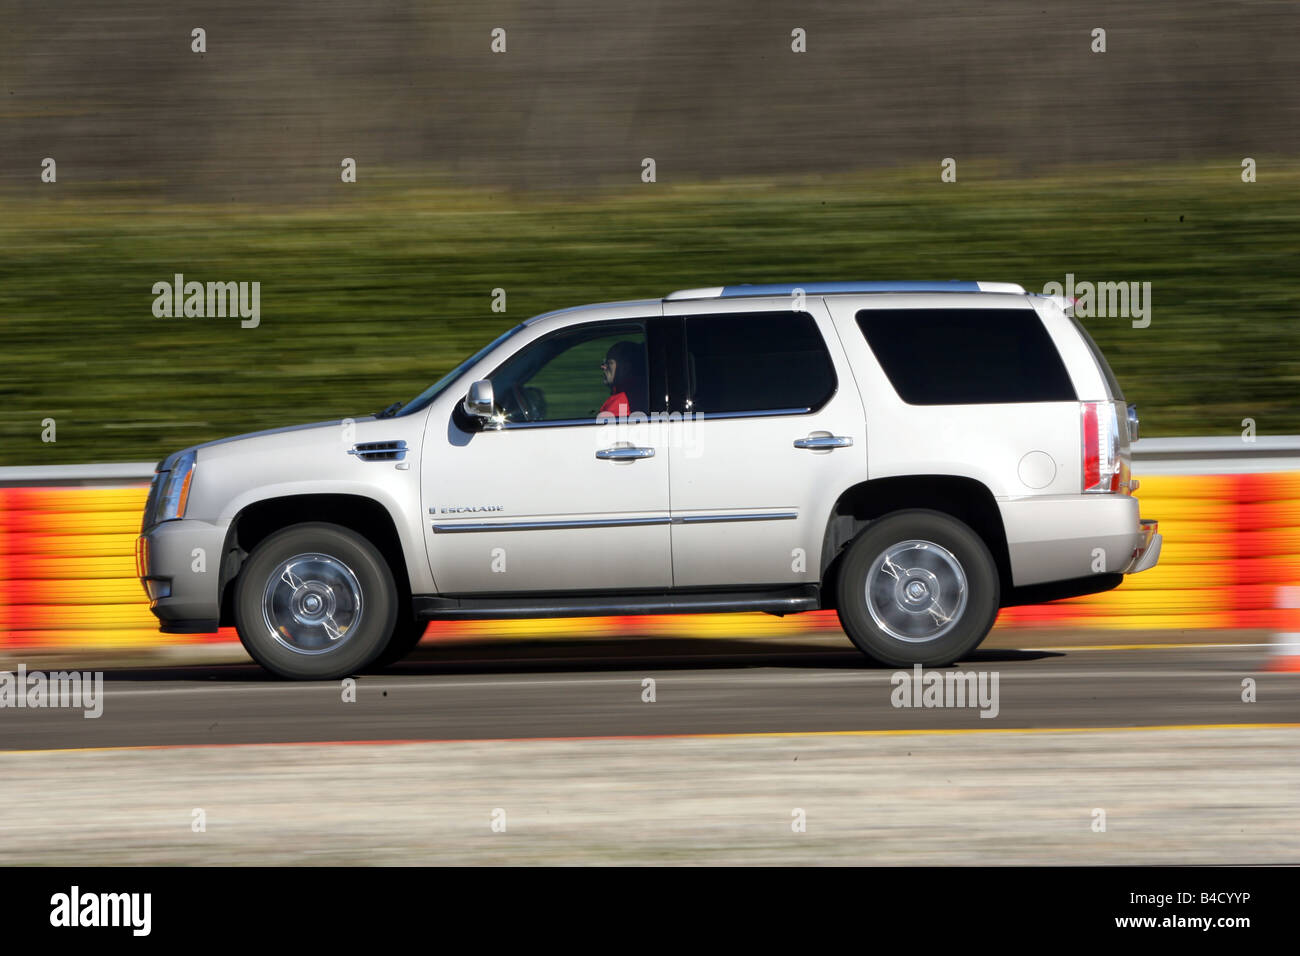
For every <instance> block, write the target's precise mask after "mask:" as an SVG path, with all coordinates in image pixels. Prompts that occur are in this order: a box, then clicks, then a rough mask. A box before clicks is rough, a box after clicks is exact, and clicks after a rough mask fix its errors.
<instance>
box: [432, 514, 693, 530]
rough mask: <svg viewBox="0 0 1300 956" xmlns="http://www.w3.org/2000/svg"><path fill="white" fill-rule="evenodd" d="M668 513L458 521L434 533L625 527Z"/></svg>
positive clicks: (665, 520) (655, 520)
mask: <svg viewBox="0 0 1300 956" xmlns="http://www.w3.org/2000/svg"><path fill="white" fill-rule="evenodd" d="M670 520H671V519H670V518H669V517H668V516H667V515H663V516H662V517H657V518H581V519H574V520H571V521H500V522H490V521H463V522H462V521H457V522H453V523H452V524H435V525H434V526H433V533H434V534H457V533H460V532H466V531H539V530H543V529H552V530H555V529H560V530H563V529H566V528H624V527H637V526H641V525H656V524H668V523H669V522H670Z"/></svg>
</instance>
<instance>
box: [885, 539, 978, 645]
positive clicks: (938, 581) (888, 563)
mask: <svg viewBox="0 0 1300 956" xmlns="http://www.w3.org/2000/svg"><path fill="white" fill-rule="evenodd" d="M866 592H867V610H868V611H869V612H870V613H871V619H872V620H873V621H875V622H876V626H877V627H879V628H880V629H881V630H882V631H884V632H885V633H886V634H888V635H889V636H890V637H894V638H897V639H898V640H900V641H908V642H909V643H913V644H920V643H924V642H925V641H933V640H935V639H936V638H939V637H942V636H943V635H944V634H946V633H948V631H950V630H951V629H952V628H953V627H954V626H955V625H956V623H957V622H958V621H959V620H960V619H961V616H962V612H964V611H965V610H966V595H967V585H966V572H965V571H964V570H963V569H962V566H961V562H960V561H958V560H957V559H956V558H955V557H954V556H953V553H952V552H951V551H949V550H948V549H947V548H944V547H941V546H939V545H937V544H935V543H934V542H933V541H920V540H911V541H900V542H899V543H898V544H895V545H891V546H890V547H889V548H887V549H886V550H885V551H884V552H882V553H881V554H880V555H879V556H878V557H877V558H876V560H875V561H873V562H872V564H871V569H870V570H869V571H868V572H867V582H866Z"/></svg>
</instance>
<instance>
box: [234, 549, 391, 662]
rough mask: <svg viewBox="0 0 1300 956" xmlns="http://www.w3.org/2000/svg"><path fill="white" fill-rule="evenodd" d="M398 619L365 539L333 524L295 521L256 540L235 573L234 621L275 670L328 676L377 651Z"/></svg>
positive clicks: (380, 562)
mask: <svg viewBox="0 0 1300 956" xmlns="http://www.w3.org/2000/svg"><path fill="white" fill-rule="evenodd" d="M396 622H397V589H396V586H395V585H394V583H393V574H392V571H391V570H390V569H389V567H388V564H387V563H386V562H385V561H384V558H383V556H382V555H381V554H380V553H379V551H378V549H376V548H375V546H374V545H372V544H371V543H370V542H369V541H367V540H366V539H365V538H363V537H362V536H361V535H359V534H357V533H356V532H355V531H351V530H349V529H347V528H343V527H340V526H339V525H334V524H325V523H310V524H299V525H293V526H291V527H288V528H285V529H283V530H281V531H277V532H276V533H275V534H273V535H271V536H270V537H268V538H267V539H266V540H265V541H263V542H261V544H259V545H258V546H257V547H256V548H255V549H253V553H252V554H251V555H250V556H249V559H248V560H247V561H246V562H245V563H244V566H243V568H242V569H241V571H240V574H239V581H238V584H237V586H236V590H235V627H236V629H237V630H238V632H239V639H240V641H241V642H242V643H243V645H244V648H245V649H246V650H247V651H248V653H249V654H250V655H251V656H252V658H253V659H254V660H255V661H257V662H258V663H259V664H261V665H262V666H263V667H265V668H266V669H267V670H269V671H271V672H272V673H274V674H277V675H279V676H281V677H288V678H292V679H296V680H333V679H335V678H339V677H345V676H347V675H349V674H355V673H357V672H358V671H359V670H361V669H362V668H364V667H365V666H366V665H367V664H369V663H370V662H371V661H373V660H375V659H376V658H378V657H379V655H380V654H382V653H383V651H384V649H385V648H386V647H387V645H388V642H389V639H390V638H391V636H392V634H393V628H394V626H395V624H396Z"/></svg>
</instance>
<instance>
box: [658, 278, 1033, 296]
mask: <svg viewBox="0 0 1300 956" xmlns="http://www.w3.org/2000/svg"><path fill="white" fill-rule="evenodd" d="M796 289H800V290H802V291H803V292H804V293H805V294H807V295H835V294H837V293H853V292H857V293H873V292H994V293H1003V294H1007V295H1024V294H1025V290H1024V288H1023V287H1022V286H1020V285H1018V284H1017V283H1014V282H964V281H962V280H961V279H949V280H947V281H927V280H914V279H904V280H898V281H890V282H804V283H798V282H777V283H768V284H764V285H750V284H748V283H746V284H744V285H728V286H711V287H709V288H703V289H679V290H677V291H676V292H670V293H668V295H666V296H664V298H665V299H735V298H740V297H742V296H756V295H793V294H794V293H795V290H796Z"/></svg>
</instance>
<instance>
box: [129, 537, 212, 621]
mask: <svg viewBox="0 0 1300 956" xmlns="http://www.w3.org/2000/svg"><path fill="white" fill-rule="evenodd" d="M225 538H226V529H225V528H224V527H222V526H218V525H213V524H208V523H207V522H205V521H195V520H193V519H188V518H181V519H177V520H175V521H164V522H162V523H161V524H156V525H154V526H153V527H152V528H149V529H148V530H147V531H145V532H144V534H142V535H140V537H139V538H137V539H136V543H135V564H136V576H137V577H139V578H140V583H141V585H143V587H144V592H145V595H146V596H147V597H148V598H149V610H151V611H152V612H153V614H154V617H156V618H158V622H159V630H161V631H162V632H163V633H166V634H206V633H210V632H212V631H215V630H216V629H217V622H218V620H219V619H220V617H221V581H220V578H221V556H222V548H223V546H224V545H225Z"/></svg>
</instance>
